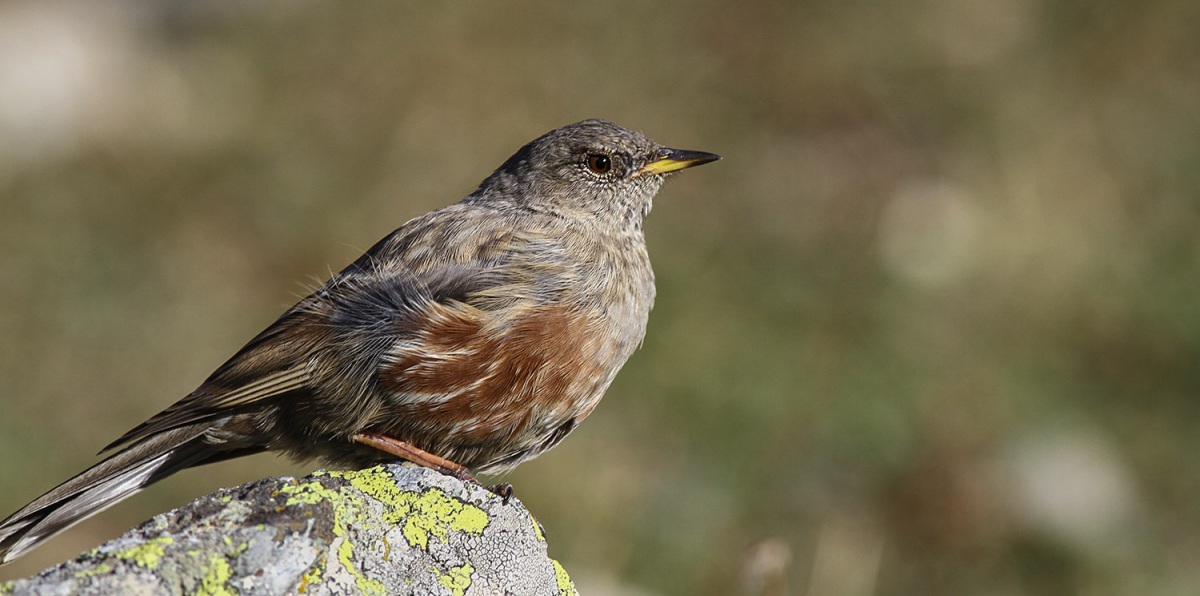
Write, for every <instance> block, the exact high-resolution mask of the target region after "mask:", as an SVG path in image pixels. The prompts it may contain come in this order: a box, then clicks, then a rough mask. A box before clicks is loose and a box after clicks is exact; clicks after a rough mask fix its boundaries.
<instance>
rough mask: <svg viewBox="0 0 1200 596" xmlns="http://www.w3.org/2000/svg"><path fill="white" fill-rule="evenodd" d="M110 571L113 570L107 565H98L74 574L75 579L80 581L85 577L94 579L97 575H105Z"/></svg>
mask: <svg viewBox="0 0 1200 596" xmlns="http://www.w3.org/2000/svg"><path fill="white" fill-rule="evenodd" d="M112 570H113V567H112V565H109V564H108V563H100V564H98V565H96V566H94V567H89V568H87V569H84V570H83V571H80V572H78V573H76V574H75V578H76V579H82V578H85V577H95V576H97V575H104V574H105V573H108V572H110V571H112Z"/></svg>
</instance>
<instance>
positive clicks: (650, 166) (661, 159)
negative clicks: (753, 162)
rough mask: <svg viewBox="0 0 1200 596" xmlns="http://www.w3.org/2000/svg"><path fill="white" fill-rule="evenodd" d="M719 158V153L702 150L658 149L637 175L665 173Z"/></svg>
mask: <svg viewBox="0 0 1200 596" xmlns="http://www.w3.org/2000/svg"><path fill="white" fill-rule="evenodd" d="M718 159H721V156H720V155H716V154H715V153H705V152H703V151H685V150H683V149H666V148H663V149H659V150H658V151H657V152H656V153H655V154H654V159H652V160H650V161H649V162H647V163H646V165H644V166H642V169H640V170H638V171H637V173H638V175H639V176H640V175H643V174H666V173H667V172H674V171H676V170H682V169H684V168H690V167H692V166H699V165H703V164H706V163H708V162H710V161H717V160H718Z"/></svg>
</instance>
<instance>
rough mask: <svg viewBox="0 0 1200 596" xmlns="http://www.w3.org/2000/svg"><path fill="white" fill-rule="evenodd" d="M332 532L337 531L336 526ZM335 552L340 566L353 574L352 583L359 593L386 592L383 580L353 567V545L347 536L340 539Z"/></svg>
mask: <svg viewBox="0 0 1200 596" xmlns="http://www.w3.org/2000/svg"><path fill="white" fill-rule="evenodd" d="M344 531H345V530H343V532H344ZM334 533H335V534H336V533H337V530H336V528H335V530H334ZM337 552H338V561H341V563H342V566H343V567H345V568H346V569H347V570H348V571H349V572H350V573H351V574H353V575H354V585H355V587H357V588H358V592H359V593H360V594H387V588H386V587H384V585H383V582H381V581H379V580H376V579H371V578H369V577H367V576H366V575H365V574H364V573H363V572H362V571H361V570H359V569H358V567H355V565H354V545H353V543H351V542H350V540H349V539H348V538H343V539H342V543H341V544H339V545H338V549H337Z"/></svg>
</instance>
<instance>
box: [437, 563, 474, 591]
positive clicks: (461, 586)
mask: <svg viewBox="0 0 1200 596" xmlns="http://www.w3.org/2000/svg"><path fill="white" fill-rule="evenodd" d="M472 573H475V568H474V567H472V566H471V564H470V563H463V564H462V565H460V566H458V567H451V568H450V569H449V570H447V571H446V573H445V574H444V575H442V576H440V577H438V583H439V584H441V585H443V586H445V588H446V589H447V590H450V593H451V594H453V595H454V596H463V594H465V593H466V591H467V588H469V587H471V574H472Z"/></svg>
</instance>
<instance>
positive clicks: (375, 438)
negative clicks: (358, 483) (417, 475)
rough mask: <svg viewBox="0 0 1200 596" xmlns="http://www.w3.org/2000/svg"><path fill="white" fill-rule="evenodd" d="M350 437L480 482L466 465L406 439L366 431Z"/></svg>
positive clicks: (415, 462) (384, 450)
mask: <svg viewBox="0 0 1200 596" xmlns="http://www.w3.org/2000/svg"><path fill="white" fill-rule="evenodd" d="M350 439H351V440H352V441H355V442H358V443H362V444H363V445H369V446H371V447H374V448H376V449H378V450H380V451H382V452H384V453H390V454H392V455H395V456H396V457H399V458H402V459H405V460H408V461H410V462H412V463H414V464H418V465H421V466H425V467H426V468H429V469H431V470H437V471H439V472H441V473H443V474H446V475H447V476H453V477H455V478H458V479H459V480H466V481H469V482H474V483H475V484H479V481H478V480H476V479H475V477H474V476H472V475H471V471H470V470H468V469H467V468H466V466H462V465H459V464H456V463H454V462H452V461H450V460H448V459H446V458H444V457H442V456H440V455H434V454H432V453H430V452H428V451H425V450H424V449H421V448H419V447H413V446H412V445H409V444H408V443H405V442H404V441H399V440H396V439H393V438H391V437H389V436H387V435H381V434H379V433H372V432H364V433H358V434H356V435H354V436H352V437H350Z"/></svg>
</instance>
